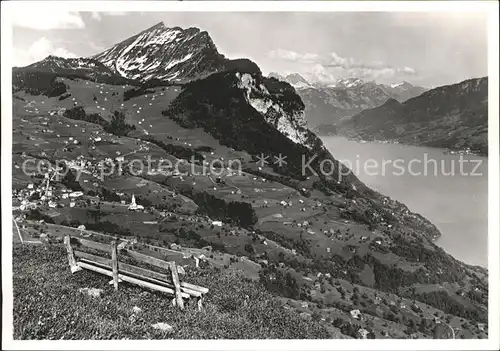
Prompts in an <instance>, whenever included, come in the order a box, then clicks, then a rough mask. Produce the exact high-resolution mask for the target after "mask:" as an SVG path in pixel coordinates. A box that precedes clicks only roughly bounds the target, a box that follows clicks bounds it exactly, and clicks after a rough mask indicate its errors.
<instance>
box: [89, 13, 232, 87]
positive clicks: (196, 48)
mask: <svg viewBox="0 0 500 351" xmlns="http://www.w3.org/2000/svg"><path fill="white" fill-rule="evenodd" d="M92 58H94V59H96V60H98V61H99V62H101V63H102V64H104V65H105V66H106V67H108V68H109V69H110V70H111V71H113V72H114V73H117V74H119V75H121V76H123V77H125V78H129V79H138V80H142V81H146V80H149V79H152V78H156V79H161V80H169V81H176V82H184V81H189V80H192V79H196V78H199V77H203V76H206V75H208V74H210V73H213V72H217V71H219V70H220V69H221V67H222V66H223V65H224V62H225V58H224V56H223V55H221V54H219V52H218V51H217V48H216V46H215V44H214V43H213V41H212V39H211V38H210V36H209V35H208V33H207V32H206V31H201V30H200V29H199V28H195V27H190V28H187V29H183V28H180V27H173V28H169V27H166V26H165V24H164V23H163V22H159V23H157V24H155V25H154V26H152V27H150V28H148V29H146V30H144V31H142V32H140V33H138V34H136V35H134V36H132V37H130V38H128V39H125V40H124V41H122V42H120V43H118V44H116V45H114V46H113V47H111V48H109V49H108V50H106V51H104V52H102V53H100V54H97V55H95V56H93V57H92Z"/></svg>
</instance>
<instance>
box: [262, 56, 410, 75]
mask: <svg viewBox="0 0 500 351" xmlns="http://www.w3.org/2000/svg"><path fill="white" fill-rule="evenodd" d="M268 57H269V58H271V59H275V60H282V61H288V62H293V63H296V64H299V65H301V66H302V69H303V71H302V73H303V74H305V75H307V76H309V79H312V80H313V81H320V82H323V83H333V82H334V81H336V80H337V79H339V78H345V77H357V78H362V79H365V80H383V81H387V80H394V79H404V78H406V77H408V76H414V75H416V74H417V73H416V72H415V70H414V69H413V68H411V67H401V68H399V67H392V66H390V65H387V64H385V63H383V62H381V61H374V62H362V61H359V60H356V59H354V58H352V57H342V56H340V55H338V54H336V53H335V52H332V53H329V54H325V55H318V54H314V53H299V52H295V51H292V50H284V49H274V50H271V51H270V52H269V53H268Z"/></svg>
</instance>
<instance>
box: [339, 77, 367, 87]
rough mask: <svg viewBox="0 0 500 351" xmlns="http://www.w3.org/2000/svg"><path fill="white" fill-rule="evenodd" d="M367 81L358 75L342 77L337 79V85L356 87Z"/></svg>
mask: <svg viewBox="0 0 500 351" xmlns="http://www.w3.org/2000/svg"><path fill="white" fill-rule="evenodd" d="M364 83H365V82H364V81H363V80H362V79H360V78H356V77H350V78H341V79H339V80H338V81H337V83H336V86H341V87H346V88H354V87H357V86H360V85H363V84H364Z"/></svg>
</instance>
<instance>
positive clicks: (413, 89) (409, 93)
mask: <svg viewBox="0 0 500 351" xmlns="http://www.w3.org/2000/svg"><path fill="white" fill-rule="evenodd" d="M383 87H384V89H385V90H386V91H387V92H388V93H389V94H391V95H392V97H393V98H394V99H396V100H398V101H400V102H403V101H406V100H408V99H411V98H413V97H415V96H418V95H420V94H422V93H423V92H424V91H425V90H426V89H425V88H422V87H419V86H415V85H413V84H411V83H408V82H401V83H396V84H391V85H383Z"/></svg>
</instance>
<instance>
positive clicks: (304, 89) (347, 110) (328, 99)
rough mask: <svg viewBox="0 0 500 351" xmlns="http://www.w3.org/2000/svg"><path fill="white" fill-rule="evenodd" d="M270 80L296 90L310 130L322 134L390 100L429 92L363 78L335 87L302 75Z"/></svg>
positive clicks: (404, 98)
mask: <svg viewBox="0 0 500 351" xmlns="http://www.w3.org/2000/svg"><path fill="white" fill-rule="evenodd" d="M269 76H271V77H275V78H277V79H279V80H282V81H285V82H288V83H290V84H291V85H292V86H293V87H294V88H295V89H296V91H297V93H298V94H299V95H300V97H301V98H302V101H304V104H305V106H306V108H305V113H306V118H307V121H308V124H309V127H311V128H312V129H313V130H314V131H316V132H319V133H321V130H318V128H317V127H318V126H319V125H322V124H335V123H337V122H338V121H340V120H342V119H343V118H345V117H349V116H353V115H355V114H356V113H359V112H361V111H362V110H364V109H369V108H373V107H377V106H380V105H382V104H383V103H384V102H386V101H387V100H389V99H396V100H398V101H401V102H403V101H406V100H408V99H410V98H412V97H415V96H418V95H420V94H421V93H422V92H424V91H425V88H422V87H418V86H414V85H412V84H410V83H408V82H402V83H399V84H393V85H385V84H377V83H375V82H365V81H363V80H361V79H359V78H343V79H339V80H338V81H337V82H336V84H334V85H325V84H320V83H310V82H308V81H307V80H306V79H305V78H304V77H302V76H301V75H300V74H298V73H293V74H289V75H287V76H282V75H280V74H278V73H270V74H269Z"/></svg>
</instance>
